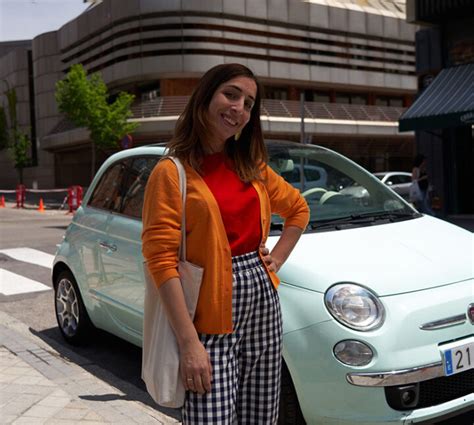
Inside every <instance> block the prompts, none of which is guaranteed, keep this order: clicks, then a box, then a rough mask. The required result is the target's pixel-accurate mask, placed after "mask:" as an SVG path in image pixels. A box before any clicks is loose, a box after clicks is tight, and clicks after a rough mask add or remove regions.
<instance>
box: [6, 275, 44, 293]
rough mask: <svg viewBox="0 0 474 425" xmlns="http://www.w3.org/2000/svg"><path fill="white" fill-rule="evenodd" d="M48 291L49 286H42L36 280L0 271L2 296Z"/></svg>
mask: <svg viewBox="0 0 474 425" xmlns="http://www.w3.org/2000/svg"><path fill="white" fill-rule="evenodd" d="M49 290H51V288H50V287H49V286H46V285H43V284H42V283H40V282H37V281H36V280H32V279H28V278H27V277H24V276H21V275H19V274H16V273H12V272H10V271H8V270H4V269H0V293H1V294H3V295H16V294H25V293H28V292H39V291H49Z"/></svg>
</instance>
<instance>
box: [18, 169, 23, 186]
mask: <svg viewBox="0 0 474 425" xmlns="http://www.w3.org/2000/svg"><path fill="white" fill-rule="evenodd" d="M18 179H19V180H20V184H23V167H19V168H18Z"/></svg>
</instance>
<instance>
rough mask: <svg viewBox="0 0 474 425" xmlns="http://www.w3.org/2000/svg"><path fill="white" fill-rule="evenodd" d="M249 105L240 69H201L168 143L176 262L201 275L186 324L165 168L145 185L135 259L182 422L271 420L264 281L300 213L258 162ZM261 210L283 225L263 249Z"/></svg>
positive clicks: (273, 354)
mask: <svg viewBox="0 0 474 425" xmlns="http://www.w3.org/2000/svg"><path fill="white" fill-rule="evenodd" d="M260 96H261V92H260V87H259V84H258V82H257V79H256V78H255V76H254V75H253V73H252V72H251V71H250V70H249V69H248V68H246V67H244V66H243V65H239V64H225V65H218V66H216V67H214V68H212V69H210V70H209V71H208V72H207V73H206V74H205V75H204V76H203V77H202V79H201V80H200V82H199V83H198V86H197V87H196V89H195V91H194V93H193V95H192V96H191V99H190V100H189V103H188V105H187V106H186V108H185V110H184V112H183V114H182V115H181V117H180V118H179V120H178V122H177V125H176V129H175V135H174V138H173V139H172V140H171V142H170V143H169V151H170V154H171V155H173V156H176V157H178V158H179V159H180V160H181V161H182V162H183V164H184V166H185V170H186V178H187V198H186V220H187V222H186V241H187V259H188V260H189V261H190V262H192V263H194V264H197V265H199V266H201V267H203V268H204V276H203V281H202V286H201V291H200V295H199V299H198V305H197V309H196V315H195V318H194V322H192V321H191V319H190V317H189V315H188V313H187V310H186V305H185V302H184V298H183V292H182V289H181V285H180V281H179V275H178V272H177V263H178V247H179V243H180V231H181V229H180V222H181V200H180V196H181V195H180V191H179V186H178V174H177V170H176V166H175V165H174V163H173V162H172V161H170V160H163V161H161V162H160V163H159V164H158V165H157V166H156V167H155V169H154V170H153V172H152V174H151V176H150V179H149V181H148V183H147V188H146V193H145V200H144V207H143V235H142V239H143V255H144V257H145V259H146V260H147V263H148V269H149V271H150V273H151V275H152V276H153V279H154V282H155V284H156V285H157V287H158V288H159V294H160V297H161V299H162V302H163V304H164V306H165V309H166V312H167V316H168V318H169V321H170V324H171V326H172V328H173V330H174V333H175V335H176V338H177V341H178V346H179V352H180V374H181V378H182V380H183V383H184V386H185V388H186V390H188V391H187V393H186V400H185V404H184V407H183V422H184V423H185V424H197V423H202V424H211V423H218V424H231V423H235V422H236V421H238V423H239V424H240V423H242V424H245V423H262V424H273V423H276V421H277V416H278V402H279V392H280V367H281V345H282V328H281V316H280V306H279V299H278V295H277V292H276V288H277V286H278V283H279V281H278V278H277V276H276V274H275V272H277V271H278V270H279V269H280V267H281V266H282V264H283V263H284V262H285V260H286V259H287V258H288V256H289V255H290V252H291V251H292V249H293V248H294V246H295V244H296V242H297V241H298V239H299V237H300V235H301V233H302V231H303V229H304V228H305V227H306V225H307V222H308V219H309V211H308V207H307V205H306V202H305V201H304V199H303V198H302V197H301V195H300V193H299V191H298V190H296V189H295V188H293V187H292V186H291V185H289V184H288V183H286V182H285V181H284V180H283V179H282V178H281V177H280V176H278V175H277V174H275V173H274V172H273V171H272V170H271V169H270V168H269V167H268V166H267V165H266V159H267V156H266V150H265V145H264V142H263V136H262V130H261V125H260ZM272 213H276V214H279V215H281V216H282V217H283V218H285V227H284V230H283V232H282V234H281V236H280V238H279V241H278V242H277V244H276V245H275V247H274V248H273V250H272V251H271V252H269V250H268V249H267V248H265V246H264V243H265V241H266V239H267V236H268V233H269V228H270V218H271V214H272Z"/></svg>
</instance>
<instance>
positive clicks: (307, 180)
mask: <svg viewBox="0 0 474 425" xmlns="http://www.w3.org/2000/svg"><path fill="white" fill-rule="evenodd" d="M267 149H268V154H269V165H270V167H272V169H273V170H274V171H275V172H277V173H278V174H279V175H280V176H282V177H283V178H284V179H285V180H287V181H288V182H290V183H291V184H292V185H293V186H294V187H296V188H297V189H299V190H300V191H301V192H302V194H303V196H304V197H305V199H306V201H307V203H308V205H309V208H310V210H311V218H310V226H308V230H307V231H311V230H314V229H317V228H324V227H326V228H329V227H332V228H338V226H339V228H343V227H346V226H364V225H371V224H378V223H375V221H381V220H385V221H387V220H390V221H396V220H406V219H410V218H412V217H415V216H417V215H418V214H417V212H416V211H415V210H414V209H413V208H412V207H411V206H410V205H409V204H407V203H406V202H404V201H403V200H402V199H400V198H399V197H398V196H397V195H396V194H395V193H394V192H393V191H392V190H391V189H389V188H388V187H387V186H386V185H384V184H383V183H381V182H380V180H379V179H378V178H377V177H375V176H374V175H372V174H370V173H369V172H368V171H366V170H365V169H363V168H362V167H360V166H359V165H357V164H356V163H354V162H352V161H351V160H349V159H347V158H345V157H343V156H342V155H339V154H337V153H336V152H333V151H330V150H328V149H325V148H322V147H318V146H313V145H301V144H297V143H288V142H278V141H269V142H267ZM272 225H273V229H274V230H279V228H280V229H281V225H282V219H281V218H279V217H277V216H274V217H272Z"/></svg>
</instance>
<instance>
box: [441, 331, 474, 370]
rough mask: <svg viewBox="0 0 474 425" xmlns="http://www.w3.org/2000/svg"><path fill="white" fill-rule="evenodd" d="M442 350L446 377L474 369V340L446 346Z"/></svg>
mask: <svg viewBox="0 0 474 425" xmlns="http://www.w3.org/2000/svg"><path fill="white" fill-rule="evenodd" d="M441 349H442V351H441V352H442V354H443V366H444V373H445V375H446V376H450V375H455V374H456V373H461V372H465V371H467V370H469V369H473V368H474V338H469V339H468V340H462V341H457V342H454V343H451V344H446V345H443V346H442V347H441Z"/></svg>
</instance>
